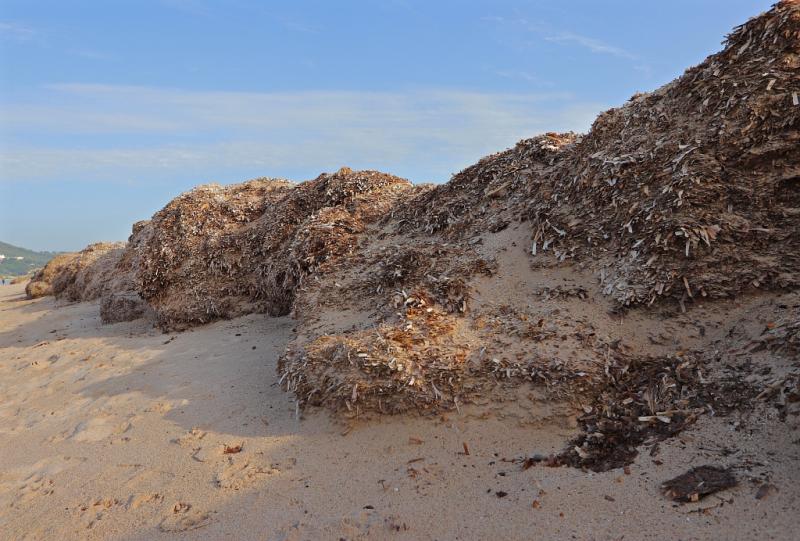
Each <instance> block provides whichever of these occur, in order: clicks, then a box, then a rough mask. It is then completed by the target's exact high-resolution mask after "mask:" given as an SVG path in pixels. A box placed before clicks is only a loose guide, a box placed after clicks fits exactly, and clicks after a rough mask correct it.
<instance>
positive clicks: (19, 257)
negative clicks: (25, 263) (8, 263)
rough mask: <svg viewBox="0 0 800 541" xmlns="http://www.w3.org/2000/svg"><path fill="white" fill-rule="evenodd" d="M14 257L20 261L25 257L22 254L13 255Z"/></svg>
mask: <svg viewBox="0 0 800 541" xmlns="http://www.w3.org/2000/svg"><path fill="white" fill-rule="evenodd" d="M14 259H16V260H17V261H22V260H23V259H25V257H24V256H21V255H18V256H17V257H15V258H14Z"/></svg>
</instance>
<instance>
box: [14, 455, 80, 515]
mask: <svg viewBox="0 0 800 541" xmlns="http://www.w3.org/2000/svg"><path fill="white" fill-rule="evenodd" d="M85 460H86V459H85V458H75V457H72V458H70V457H61V456H55V457H52V458H46V459H44V460H40V461H39V462H37V463H35V464H31V465H28V466H21V467H19V468H15V469H10V470H7V471H5V472H0V505H3V506H6V505H7V506H8V507H19V506H20V505H24V504H27V503H28V502H29V501H31V500H33V499H34V498H36V497H38V496H48V495H50V494H52V493H53V491H54V490H55V487H56V483H55V481H54V479H53V477H54V476H55V475H56V474H58V473H60V472H62V471H63V470H65V469H67V468H68V467H69V466H70V465H71V464H70V462H73V461H74V462H75V463H79V462H83V461H85Z"/></svg>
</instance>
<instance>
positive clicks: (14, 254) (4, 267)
mask: <svg viewBox="0 0 800 541" xmlns="http://www.w3.org/2000/svg"><path fill="white" fill-rule="evenodd" d="M54 255H56V253H55V252H34V251H32V250H26V249H25V248H19V247H18V246H13V245H11V244H7V243H5V242H0V256H4V257H0V276H20V275H23V274H27V273H28V272H30V271H31V270H33V269H36V268H39V267H43V266H44V265H45V263H47V262H48V261H50V259H52V257H53V256H54ZM18 258H22V259H18Z"/></svg>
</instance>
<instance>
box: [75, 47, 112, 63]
mask: <svg viewBox="0 0 800 541" xmlns="http://www.w3.org/2000/svg"><path fill="white" fill-rule="evenodd" d="M68 52H69V54H71V55H73V56H80V57H82V58H88V59H89V60H116V58H117V57H116V56H115V55H113V54H111V53H106V52H103V51H95V50H93V49H70V50H69V51H68Z"/></svg>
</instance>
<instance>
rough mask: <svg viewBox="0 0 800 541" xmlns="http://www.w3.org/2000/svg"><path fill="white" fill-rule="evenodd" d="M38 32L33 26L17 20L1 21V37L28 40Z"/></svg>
mask: <svg viewBox="0 0 800 541" xmlns="http://www.w3.org/2000/svg"><path fill="white" fill-rule="evenodd" d="M35 35H36V32H35V31H34V30H33V28H31V27H29V26H27V25H25V24H22V23H17V22H11V21H0V38H2V39H6V40H14V41H27V40H29V39H31V38H33V37H34V36H35Z"/></svg>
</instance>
